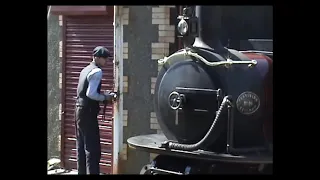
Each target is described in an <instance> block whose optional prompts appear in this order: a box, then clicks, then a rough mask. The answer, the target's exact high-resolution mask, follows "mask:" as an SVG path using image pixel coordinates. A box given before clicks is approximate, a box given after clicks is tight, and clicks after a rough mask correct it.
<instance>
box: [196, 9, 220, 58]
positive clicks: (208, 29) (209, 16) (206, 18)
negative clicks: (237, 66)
mask: <svg viewBox="0 0 320 180" xmlns="http://www.w3.org/2000/svg"><path fill="white" fill-rule="evenodd" d="M195 15H196V17H197V18H198V26H199V37H196V39H195V42H194V44H193V46H195V47H202V48H210V49H214V50H215V51H217V52H221V53H222V52H226V49H225V48H224V47H223V45H222V43H221V41H220V37H221V31H222V30H221V29H222V23H221V19H222V9H221V7H220V6H196V7H195Z"/></svg>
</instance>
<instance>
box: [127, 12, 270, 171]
mask: <svg viewBox="0 0 320 180" xmlns="http://www.w3.org/2000/svg"><path fill="white" fill-rule="evenodd" d="M178 18H179V19H180V21H179V23H178V24H177V30H178V32H179V33H180V36H181V38H182V40H183V42H184V48H183V49H181V50H179V51H177V52H175V53H173V54H171V55H170V56H169V57H165V58H163V59H160V60H159V61H158V63H160V64H162V69H161V70H160V72H159V74H158V77H157V81H156V86H155V101H154V107H155V111H156V116H157V120H158V123H159V125H160V127H161V129H162V131H163V134H151V135H142V136H136V137H131V138H129V139H128V144H129V146H130V147H133V148H136V149H140V150H143V151H147V152H152V153H157V154H159V156H157V157H156V158H155V159H154V160H153V161H152V162H151V164H149V165H146V166H145V167H143V168H142V170H141V174H197V173H213V174H217V173H271V172H272V164H273V160H272V158H273V141H272V139H273V137H272V134H273V125H272V122H273V118H272V117H273V114H272V109H273V106H272V101H273V95H272V91H273V89H272V84H273V82H272V78H273V77H272V73H273V71H272V67H273V64H272V61H273V53H272V52H270V51H268V52H267V51H256V50H249V51H238V50H234V49H229V48H226V47H223V46H222V44H221V42H220V39H219V38H220V33H221V30H220V29H219V28H220V26H219V23H220V22H219V8H217V7H216V6H195V7H190V8H185V9H184V12H183V15H182V16H179V17H178Z"/></svg>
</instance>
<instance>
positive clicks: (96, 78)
mask: <svg viewBox="0 0 320 180" xmlns="http://www.w3.org/2000/svg"><path fill="white" fill-rule="evenodd" d="M87 80H88V81H89V85H88V89H87V92H86V95H87V96H88V97H89V98H90V99H92V100H95V101H104V100H106V96H104V95H102V94H99V93H98V92H97V89H98V86H99V84H100V81H101V80H102V71H101V69H100V68H95V69H93V70H92V71H91V72H90V73H89V74H88V76H87Z"/></svg>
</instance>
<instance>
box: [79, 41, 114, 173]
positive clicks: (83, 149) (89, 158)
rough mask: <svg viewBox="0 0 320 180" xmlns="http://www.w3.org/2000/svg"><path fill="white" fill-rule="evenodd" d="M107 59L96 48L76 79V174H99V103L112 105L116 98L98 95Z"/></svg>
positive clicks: (111, 95)
mask: <svg viewBox="0 0 320 180" xmlns="http://www.w3.org/2000/svg"><path fill="white" fill-rule="evenodd" d="M110 56H111V55H110V52H109V51H108V49H106V48H105V47H102V46H98V47H96V48H95V49H94V50H93V61H92V62H91V63H90V64H89V65H88V66H87V67H85V68H84V69H83V70H82V71H81V73H80V76H79V83H78V88H77V100H76V109H75V120H76V137H77V156H78V162H77V166H78V174H100V168H99V162H100V157H101V146H100V134H99V125H98V120H97V116H98V113H99V111H100V107H99V102H104V103H107V102H112V100H114V98H115V93H110V92H108V91H106V92H104V93H102V94H101V93H100V89H101V79H102V70H101V67H103V66H104V65H105V63H106V61H107V60H108V58H109V57H110Z"/></svg>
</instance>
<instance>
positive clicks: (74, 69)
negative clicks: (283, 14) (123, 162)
mask: <svg viewBox="0 0 320 180" xmlns="http://www.w3.org/2000/svg"><path fill="white" fill-rule="evenodd" d="M113 31H114V30H113V17H112V16H111V17H108V16H67V17H64V23H63V33H64V34H63V36H64V37H63V43H64V49H63V53H64V54H63V57H64V62H63V94H62V97H63V99H62V109H63V112H64V113H63V118H62V135H61V143H62V146H61V159H62V161H63V162H62V164H63V165H64V167H65V168H66V169H76V168H77V166H76V160H77V158H76V140H75V127H74V105H75V97H76V89H77V83H78V77H79V73H80V71H81V70H82V69H83V68H84V67H85V66H87V65H88V64H89V63H90V62H91V61H92V50H93V49H94V47H96V46H99V45H101V46H105V47H107V48H108V49H109V50H110V52H111V54H113ZM102 71H103V79H102V90H113V86H114V70H113V63H112V60H111V61H109V62H108V63H107V65H106V66H105V67H104V68H102ZM102 111H103V105H102V104H101V111H100V114H99V116H98V120H99V126H100V137H101V150H102V154H101V162H100V167H101V168H100V170H101V172H102V173H112V164H113V163H112V159H113V158H112V149H113V143H112V139H113V134H112V132H113V131H112V122H113V107H112V106H111V105H109V106H108V107H107V111H106V114H105V117H106V120H105V121H102V113H103V112H102Z"/></svg>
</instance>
